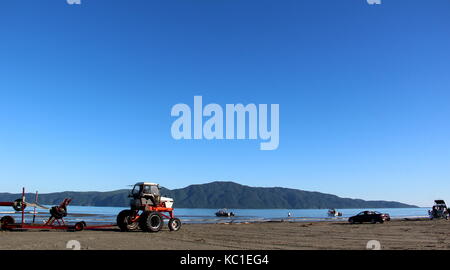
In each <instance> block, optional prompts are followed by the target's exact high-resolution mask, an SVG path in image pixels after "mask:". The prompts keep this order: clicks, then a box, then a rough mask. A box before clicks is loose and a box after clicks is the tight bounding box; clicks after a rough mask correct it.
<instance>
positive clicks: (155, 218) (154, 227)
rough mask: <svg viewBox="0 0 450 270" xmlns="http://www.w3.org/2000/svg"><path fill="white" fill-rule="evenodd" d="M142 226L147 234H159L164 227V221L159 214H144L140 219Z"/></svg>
mask: <svg viewBox="0 0 450 270" xmlns="http://www.w3.org/2000/svg"><path fill="white" fill-rule="evenodd" d="M139 221H140V226H141V229H142V230H143V231H146V232H159V231H160V230H161V228H162V226H163V225H164V222H163V219H162V217H161V215H160V214H159V213H158V212H155V211H153V212H144V213H143V214H142V215H141V218H140V219H139Z"/></svg>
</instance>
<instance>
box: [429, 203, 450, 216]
mask: <svg viewBox="0 0 450 270" xmlns="http://www.w3.org/2000/svg"><path fill="white" fill-rule="evenodd" d="M428 214H429V215H430V219H435V218H445V219H449V213H448V208H447V205H446V204H445V201H444V200H435V201H434V205H433V207H432V208H431V210H429V211H428Z"/></svg>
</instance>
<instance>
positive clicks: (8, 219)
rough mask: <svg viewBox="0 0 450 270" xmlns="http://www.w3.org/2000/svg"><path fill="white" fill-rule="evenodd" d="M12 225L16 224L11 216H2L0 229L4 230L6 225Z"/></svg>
mask: <svg viewBox="0 0 450 270" xmlns="http://www.w3.org/2000/svg"><path fill="white" fill-rule="evenodd" d="M14 223H16V221H15V220H14V218H13V217H12V216H4V217H2V218H1V219H0V228H1V229H2V230H4V229H5V226H6V225H8V224H14Z"/></svg>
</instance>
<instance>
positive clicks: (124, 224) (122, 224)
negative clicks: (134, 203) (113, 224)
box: [117, 210, 139, 232]
mask: <svg viewBox="0 0 450 270" xmlns="http://www.w3.org/2000/svg"><path fill="white" fill-rule="evenodd" d="M134 216H135V212H134V211H131V210H123V211H121V212H120V213H119V214H118V215H117V226H118V227H119V228H120V230H121V231H122V232H128V231H135V230H137V229H139V223H138V222H137V221H134V222H132V221H131V220H132V218H134Z"/></svg>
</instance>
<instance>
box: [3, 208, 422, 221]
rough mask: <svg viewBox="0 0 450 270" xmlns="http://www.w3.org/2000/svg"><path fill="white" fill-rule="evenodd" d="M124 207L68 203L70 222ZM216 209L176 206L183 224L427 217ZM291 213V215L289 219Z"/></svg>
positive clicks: (412, 212) (109, 215)
mask: <svg viewBox="0 0 450 270" xmlns="http://www.w3.org/2000/svg"><path fill="white" fill-rule="evenodd" d="M124 209H126V207H92V206H69V208H68V210H69V216H68V217H67V218H66V220H67V221H69V222H77V221H85V222H87V223H89V224H93V223H94V224H99V223H102V224H103V223H115V219H116V216H117V214H118V213H119V212H120V211H121V210H124ZM11 210H12V209H11V208H8V207H0V216H4V215H13V216H15V217H16V218H19V217H20V215H17V214H13V213H12V212H11ZM217 210H218V209H184V208H176V209H175V212H174V213H175V215H176V216H177V217H178V218H180V219H181V221H182V222H183V223H222V222H230V221H232V222H262V221H277V220H292V221H300V222H301V221H320V220H347V218H348V217H350V216H353V215H355V214H357V213H359V212H361V211H364V210H374V211H379V212H382V213H388V214H390V216H391V218H393V219H397V218H420V217H428V208H389V209H338V211H339V212H342V213H343V216H342V217H338V218H330V217H328V215H327V212H328V210H327V209H228V211H231V212H233V213H234V214H235V216H234V217H225V218H218V217H216V216H215V212H217ZM31 211H33V209H27V215H26V217H27V222H29V221H30V220H31V215H30V212H31ZM288 213H290V218H288ZM46 218H48V211H46V210H39V211H38V215H37V217H36V222H40V221H43V220H45V219H46Z"/></svg>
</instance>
